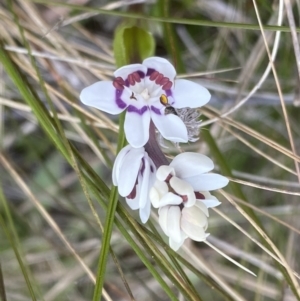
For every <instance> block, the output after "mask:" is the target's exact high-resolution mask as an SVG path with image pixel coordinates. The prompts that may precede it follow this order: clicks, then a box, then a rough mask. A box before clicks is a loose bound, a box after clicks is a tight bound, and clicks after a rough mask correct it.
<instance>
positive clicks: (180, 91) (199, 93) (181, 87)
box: [172, 79, 211, 109]
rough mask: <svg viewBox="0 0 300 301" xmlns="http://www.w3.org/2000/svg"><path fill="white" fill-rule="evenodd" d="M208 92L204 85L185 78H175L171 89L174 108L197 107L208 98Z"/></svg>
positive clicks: (203, 103) (206, 101) (202, 104)
mask: <svg viewBox="0 0 300 301" xmlns="http://www.w3.org/2000/svg"><path fill="white" fill-rule="evenodd" d="M210 97H211V95H210V93H209V92H208V90H207V89H206V88H204V87H202V86H201V85H199V84H196V83H194V82H192V81H189V80H185V79H177V80H175V86H174V89H173V98H174V104H173V105H172V106H173V107H174V108H178V109H179V108H187V107H189V108H199V107H202V106H204V105H205V104H206V103H208V102H209V100H210Z"/></svg>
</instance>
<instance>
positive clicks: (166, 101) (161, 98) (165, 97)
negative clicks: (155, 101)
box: [159, 94, 169, 106]
mask: <svg viewBox="0 0 300 301" xmlns="http://www.w3.org/2000/svg"><path fill="white" fill-rule="evenodd" d="M159 100H160V103H161V104H162V105H164V106H166V105H167V104H168V101H169V100H168V97H167V96H166V95H165V94H162V95H161V97H160V98H159Z"/></svg>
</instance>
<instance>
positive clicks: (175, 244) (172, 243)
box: [169, 236, 186, 251]
mask: <svg viewBox="0 0 300 301" xmlns="http://www.w3.org/2000/svg"><path fill="white" fill-rule="evenodd" d="M185 239H186V237H184V236H183V237H182V238H181V241H180V242H177V241H175V240H174V239H172V238H169V245H170V248H171V249H172V250H174V251H178V250H179V248H180V247H181V246H182V245H183V243H184V241H185Z"/></svg>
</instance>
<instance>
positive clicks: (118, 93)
mask: <svg viewBox="0 0 300 301" xmlns="http://www.w3.org/2000/svg"><path fill="white" fill-rule="evenodd" d="M122 93H123V90H116V96H115V97H116V104H117V106H118V107H119V108H120V109H125V108H126V107H127V105H126V103H125V102H124V101H123V100H122V99H121V95H122Z"/></svg>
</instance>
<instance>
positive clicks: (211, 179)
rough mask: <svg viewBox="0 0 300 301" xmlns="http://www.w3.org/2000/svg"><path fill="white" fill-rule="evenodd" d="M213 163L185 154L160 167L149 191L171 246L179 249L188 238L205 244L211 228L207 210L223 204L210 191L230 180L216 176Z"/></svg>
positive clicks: (202, 156)
mask: <svg viewBox="0 0 300 301" xmlns="http://www.w3.org/2000/svg"><path fill="white" fill-rule="evenodd" d="M213 167H214V164H213V162H212V160H211V159H209V158H208V157H206V156H204V155H201V154H197V153H189V152H186V153H182V154H179V155H178V156H176V157H175V158H174V159H173V161H172V162H171V163H170V165H169V166H165V165H163V166H160V167H159V168H158V170H157V173H156V181H155V183H154V186H153V187H152V188H151V190H150V200H151V202H152V205H153V206H154V207H155V208H159V211H158V214H159V224H160V226H161V227H162V229H163V231H164V233H165V234H166V235H167V236H169V244H170V247H171V248H172V249H174V250H178V249H179V248H180V246H181V245H182V244H183V242H184V240H185V239H186V238H187V237H190V238H191V239H193V240H195V241H203V240H205V239H206V237H207V235H208V234H206V233H205V231H206V229H207V225H208V221H207V218H208V208H210V207H215V206H218V205H219V204H220V202H219V201H218V200H217V198H216V197H214V196H213V195H211V194H210V192H209V190H215V189H219V188H222V187H224V186H226V185H227V184H228V179H227V178H225V177H223V176H221V175H218V174H213V173H207V172H208V171H210V170H212V169H213Z"/></svg>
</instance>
